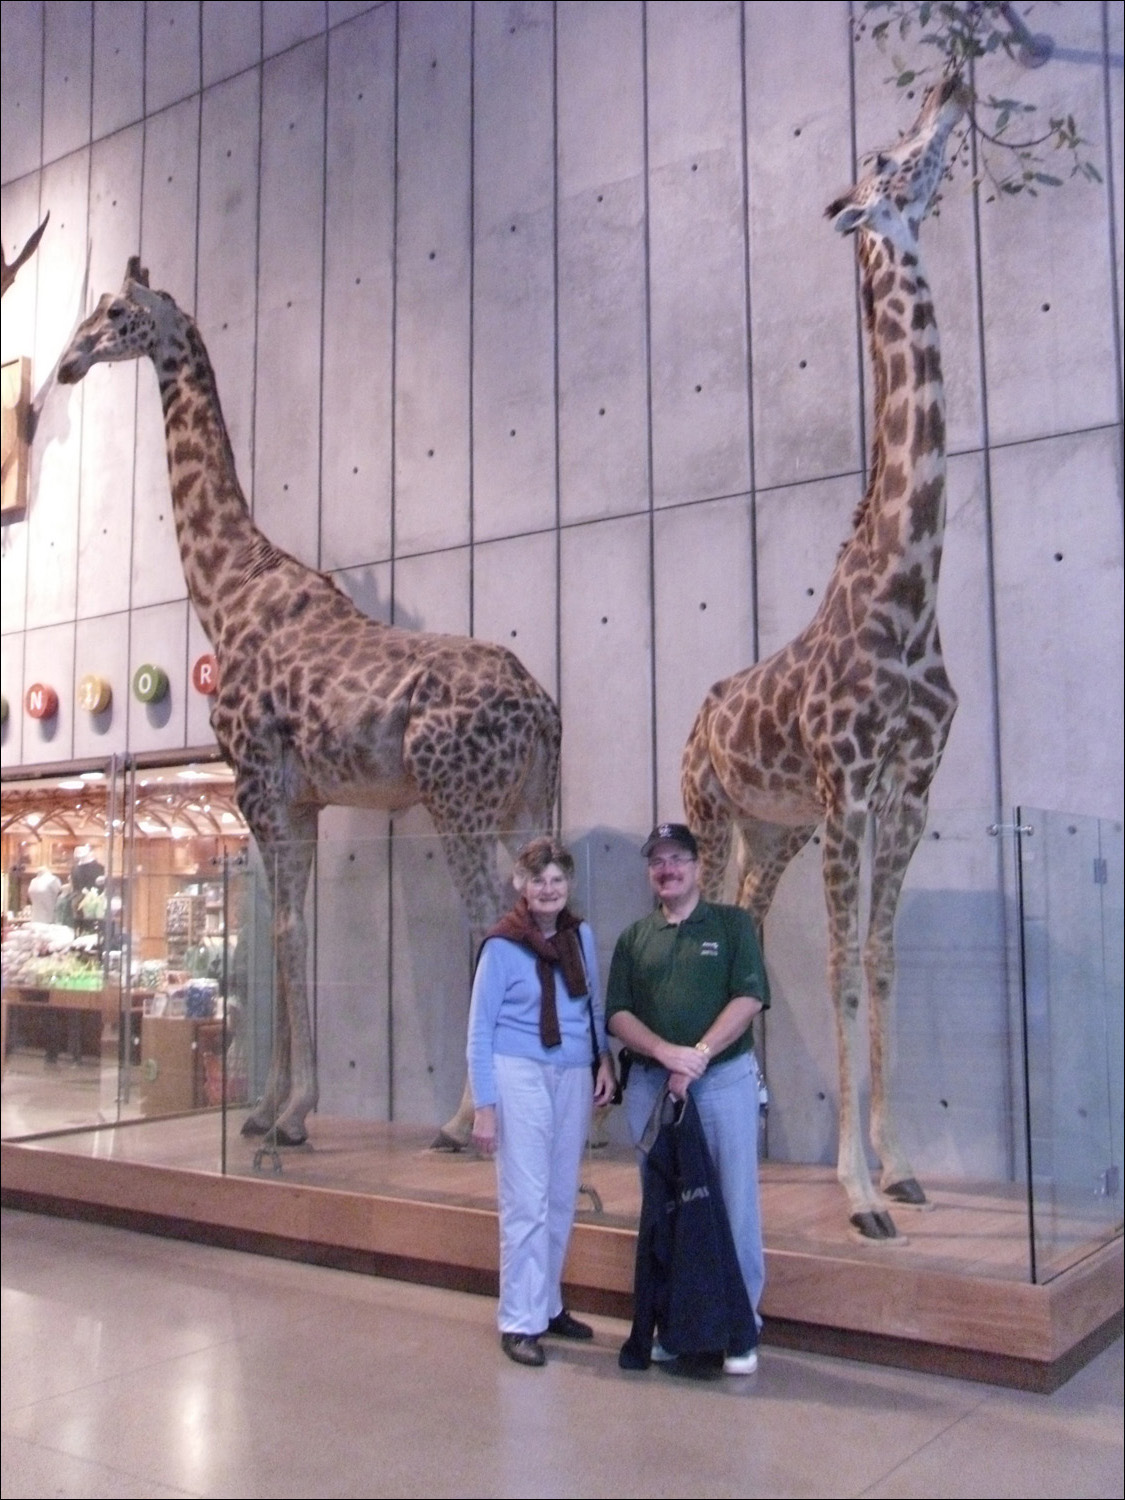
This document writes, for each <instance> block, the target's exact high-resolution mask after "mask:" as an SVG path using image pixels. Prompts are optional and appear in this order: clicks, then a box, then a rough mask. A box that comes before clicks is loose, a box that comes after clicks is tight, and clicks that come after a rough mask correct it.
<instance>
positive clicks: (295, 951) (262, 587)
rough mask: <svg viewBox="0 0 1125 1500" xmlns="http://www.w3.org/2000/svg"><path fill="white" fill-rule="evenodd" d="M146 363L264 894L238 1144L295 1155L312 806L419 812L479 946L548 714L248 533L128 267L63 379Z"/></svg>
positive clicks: (164, 328) (171, 307)
mask: <svg viewBox="0 0 1125 1500" xmlns="http://www.w3.org/2000/svg"><path fill="white" fill-rule="evenodd" d="M146 357H147V358H149V359H151V360H152V362H153V364H154V366H155V368H156V375H157V380H158V382H159V387H160V399H161V404H162V406H163V411H164V428H165V438H166V446H167V457H168V477H169V484H170V487H171V493H172V511H173V518H174V521H175V528H176V537H177V541H178V544H179V549H180V557H181V561H182V563H183V570H184V578H185V581H186V583H187V588H188V594H189V595H190V597H191V601H192V604H193V605H194V606H195V610H196V613H197V615H198V617H199V622H200V624H201V625H202V627H203V629H204V631H205V633H206V635H207V638H208V639H209V641H210V642H211V646H212V649H213V650H214V653H215V656H216V658H217V661H218V678H219V690H218V693H217V695H216V697H215V700H214V704H213V706H212V710H211V725H212V728H213V729H214V732H215V737H216V740H217V741H218V745H219V749H220V750H221V752H222V754H223V757H224V758H225V759H226V760H227V761H228V762H229V764H230V765H231V767H232V768H233V770H234V773H235V787H236V795H237V798H238V804H239V807H240V808H241V810H242V814H243V816H244V817H245V819H246V822H247V825H248V826H249V828H250V831H251V833H252V834H253V836H254V839H255V841H256V842H257V845H258V848H259V850H260V851H261V854H262V859H263V864H264V866H265V869H266V872H267V878H268V881H269V884H270V893H271V896H272V899H273V911H274V941H275V948H276V965H277V975H278V1005H277V1018H276V1023H275V1028H274V1044H273V1052H272V1056H271V1060H270V1067H269V1073H268V1076H267V1079H266V1084H265V1089H264V1092H263V1095H262V1098H261V1100H260V1102H259V1104H258V1105H257V1107H256V1108H255V1109H254V1110H253V1111H252V1112H251V1114H250V1116H249V1118H248V1119H247V1121H246V1123H245V1125H244V1126H243V1131H244V1133H245V1134H250V1135H254V1134H266V1133H267V1132H274V1131H276V1139H277V1140H278V1141H279V1142H280V1143H282V1144H290V1145H296V1144H300V1143H301V1142H302V1141H304V1140H305V1139H306V1136H307V1128H306V1123H305V1121H306V1117H307V1115H308V1114H309V1112H310V1111H311V1110H313V1109H315V1107H316V1103H317V1098H318V1084H317V1075H316V1058H315V1055H314V1050H313V1042H312V1030H311V1025H310V1017H309V1006H308V995H307V976H306V966H307V949H308V940H307V932H306V924H305V916H304V906H305V894H306V891H307V888H308V882H309V877H310V873H311V869H312V862H313V856H314V851H315V847H316V835H317V819H318V816H319V813H320V810H321V809H322V808H323V807H327V806H330V805H344V806H352V807H373V808H382V809H385V810H388V811H391V812H398V811H402V810H404V809H406V808H408V807H412V806H415V805H416V804H419V803H420V804H421V805H422V806H423V807H425V808H426V810H427V811H428V813H429V814H430V816H431V818H432V819H433V822H434V826H435V828H436V830H437V833H438V836H439V838H440V840H441V844H442V847H443V850H444V852H445V856H446V859H447V861H448V863H449V867H450V873H451V874H452V876H453V880H454V883H455V885H456V887H457V889H458V891H459V893H460V895H461V898H462V900H463V901H464V903H465V906H466V909H467V911H468V915H469V920H470V923H471V925H472V926H473V928H474V929H476V930H478V931H482V932H483V930H485V929H487V928H488V927H489V926H490V925H491V924H492V923H493V922H494V921H495V919H496V917H497V916H498V915H499V913H500V911H501V910H502V909H503V908H504V906H505V905H506V900H505V896H504V893H503V889H502V886H501V882H500V876H499V868H498V862H497V854H498V843H499V842H501V841H502V842H504V843H505V844H507V845H508V846H509V847H510V848H512V849H513V850H514V849H515V848H517V847H518V846H519V845H520V844H522V843H523V842H525V841H526V840H527V839H528V838H530V837H531V836H533V835H535V834H538V833H544V832H548V831H550V830H551V829H552V828H553V826H554V819H555V809H556V800H557V791H558V776H559V751H560V743H561V724H560V719H559V712H558V709H557V708H556V706H555V703H554V701H553V700H552V699H551V697H550V696H549V694H548V693H547V692H546V691H545V690H544V689H543V688H542V687H541V686H540V685H539V683H538V682H536V680H535V679H534V678H533V677H532V676H531V674H530V673H529V672H528V671H527V669H526V668H525V667H524V666H523V664H522V663H521V662H520V661H519V659H518V658H517V657H516V656H514V655H513V653H512V652H510V651H508V650H507V649H505V648H504V647H502V646H494V645H491V644H489V643H487V642H485V641H477V640H472V639H469V638H465V637H459V636H448V635H436V634H429V633H426V632H423V631H416V630H403V629H399V628H396V627H394V626H390V625H384V624H382V623H380V622H379V621H376V620H373V619H371V618H369V617H368V616H367V615H364V614H363V613H362V612H361V611H360V610H359V609H358V608H357V607H356V606H355V605H354V604H353V603H352V601H351V600H350V599H349V598H348V596H347V595H346V594H345V593H344V592H343V591H342V590H341V589H340V588H338V587H337V585H336V584H335V583H334V582H333V581H332V579H331V578H329V577H328V576H327V575H326V574H323V573H319V572H317V571H316V570H315V569H313V568H310V567H307V566H306V565H305V564H304V563H302V562H299V561H298V560H297V559H296V558H295V557H292V556H290V555H289V554H288V553H287V552H283V551H282V550H281V549H280V548H279V547H275V546H274V544H273V543H272V542H271V541H270V540H269V539H268V538H267V537H266V536H265V535H264V534H263V533H262V532H261V531H260V530H259V528H258V527H257V526H256V525H255V524H254V521H253V518H252V517H251V515H250V510H249V507H248V506H247V504H246V500H245V498H244V496H243V493H242V489H241V486H240V485H239V482H238V476H237V474H236V472H235V464H234V455H233V452H232V450H231V445H230V439H229V437H228V435H227V428H226V423H225V422H224V420H223V414H222V410H221V407H220V404H219V396H218V390H217V388H216V384H215V377H214V373H213V371H212V368H211V362H210V360H209V358H208V355H207V350H206V348H205V347H204V343H203V339H202V337H201V336H200V333H199V329H198V328H197V327H196V325H195V323H194V321H193V320H192V319H191V318H190V317H189V316H188V315H187V314H186V313H185V312H183V311H182V310H181V309H180V308H179V307H178V306H177V305H176V303H175V301H174V300H173V299H172V297H171V296H169V295H168V293H166V292H159V291H153V290H151V289H150V288H149V284H148V274H147V272H146V271H144V270H143V269H142V267H141V264H140V261H139V259H138V258H136V257H134V258H133V259H131V260H130V261H129V265H128V269H127V271H126V274H125V280H124V283H123V285H122V287H121V290H120V291H119V292H118V293H116V294H109V293H107V294H106V295H105V296H104V297H102V298H101V300H100V301H99V303H98V305H97V307H96V308H95V309H94V311H93V312H92V313H91V314H90V316H89V317H88V318H86V319H85V321H84V322H82V323H81V324H80V325H79V327H78V329H77V330H76V332H75V334H74V336H73V338H72V339H71V341H70V344H69V346H68V348H67V350H66V352H65V353H64V355H63V357H62V359H61V361H60V364H59V380H60V381H61V382H62V383H63V384H73V383H74V382H76V381H78V380H81V379H82V377H83V376H84V375H85V374H86V372H87V371H88V370H89V369H90V368H91V366H93V365H95V364H99V363H102V362H105V361H117V360H129V359H141V358H146ZM467 978H468V976H467V974H466V981H467ZM471 1121H472V1105H471V1099H470V1097H469V1095H468V1088H467V1086H466V1090H465V1093H464V1095H463V1096H462V1100H461V1104H460V1105H459V1107H458V1110H457V1113H456V1114H455V1115H454V1116H453V1118H452V1119H451V1120H449V1121H448V1122H447V1123H446V1125H444V1126H443V1127H442V1130H441V1133H440V1135H439V1140H441V1141H442V1142H443V1143H444V1144H447V1145H451V1146H459V1145H464V1144H467V1142H468V1139H469V1133H470V1128H471Z"/></svg>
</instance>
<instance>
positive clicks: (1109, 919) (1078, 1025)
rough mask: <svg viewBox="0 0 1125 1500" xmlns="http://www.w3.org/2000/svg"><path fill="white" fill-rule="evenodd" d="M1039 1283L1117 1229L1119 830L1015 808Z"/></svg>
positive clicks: (1088, 820) (1091, 821) (1115, 826)
mask: <svg viewBox="0 0 1125 1500" xmlns="http://www.w3.org/2000/svg"><path fill="white" fill-rule="evenodd" d="M1017 823H1018V827H1019V857H1020V875H1021V895H1022V922H1023V954H1024V968H1023V979H1024V1004H1025V1013H1026V1028H1027V1058H1028V1081H1027V1093H1028V1116H1029V1127H1028V1150H1029V1157H1030V1176H1031V1188H1032V1192H1031V1200H1032V1201H1031V1212H1032V1225H1033V1234H1034V1272H1033V1274H1034V1278H1035V1279H1036V1280H1037V1281H1049V1280H1050V1279H1051V1278H1052V1277H1053V1276H1056V1275H1058V1274H1059V1272H1060V1271H1063V1270H1065V1269H1066V1267H1067V1266H1069V1265H1072V1264H1073V1263H1074V1262H1075V1260H1077V1259H1079V1258H1081V1256H1082V1255H1084V1254H1087V1253H1089V1251H1090V1249H1091V1248H1092V1247H1093V1246H1095V1245H1096V1244H1098V1243H1100V1242H1102V1241H1104V1240H1105V1239H1107V1238H1109V1237H1110V1236H1111V1235H1113V1234H1115V1233H1119V1232H1120V1228H1121V1186H1120V1183H1121V1112H1122V1107H1121V1098H1122V1085H1121V1073H1122V1045H1121V1035H1122V1033H1121V1008H1122V983H1121V973H1122V960H1121V951H1122V950H1121V907H1122V896H1121V866H1122V860H1121V843H1122V838H1121V827H1120V825H1119V824H1112V823H1107V822H1099V821H1098V820H1097V819H1094V818H1078V817H1073V816H1070V815H1064V814H1058V813H1046V812H1043V811H1041V810H1038V809H1029V808H1021V809H1020V813H1019V816H1018V819H1017Z"/></svg>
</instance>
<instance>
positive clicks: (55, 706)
mask: <svg viewBox="0 0 1125 1500" xmlns="http://www.w3.org/2000/svg"><path fill="white" fill-rule="evenodd" d="M23 701H24V706H25V707H26V709H27V712H28V716H29V717H30V718H32V719H53V718H54V717H55V715H56V714H57V713H58V711H59V695H58V693H56V692H55V690H54V688H53V687H47V685H46V684H45V683H42V682H33V683H32V684H31V686H30V687H29V688H28V690H27V694H26V696H25V697H24V700H23Z"/></svg>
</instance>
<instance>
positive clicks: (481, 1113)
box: [469, 1104, 496, 1156]
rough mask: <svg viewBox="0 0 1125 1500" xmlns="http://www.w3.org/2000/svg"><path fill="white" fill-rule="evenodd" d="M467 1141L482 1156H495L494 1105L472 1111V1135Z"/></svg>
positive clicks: (485, 1105)
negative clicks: (469, 1141) (470, 1142)
mask: <svg viewBox="0 0 1125 1500" xmlns="http://www.w3.org/2000/svg"><path fill="white" fill-rule="evenodd" d="M469 1139H470V1140H471V1141H472V1143H473V1146H474V1148H475V1149H476V1150H477V1151H479V1152H480V1154H481V1155H482V1156H495V1155H496V1106H495V1104H484V1105H482V1106H481V1107H480V1109H477V1110H474V1111H473V1133H472V1135H471V1136H470V1138H469Z"/></svg>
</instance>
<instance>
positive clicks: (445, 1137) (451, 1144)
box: [430, 1130, 469, 1151]
mask: <svg viewBox="0 0 1125 1500" xmlns="http://www.w3.org/2000/svg"><path fill="white" fill-rule="evenodd" d="M468 1144H469V1143H468V1141H459V1140H458V1139H457V1137H456V1136H455V1135H450V1134H449V1133H448V1131H445V1130H439V1131H438V1133H437V1135H436V1136H435V1137H434V1139H433V1140H432V1141H431V1142H430V1150H431V1151H464V1149H465V1147H466V1146H467V1145H468Z"/></svg>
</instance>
